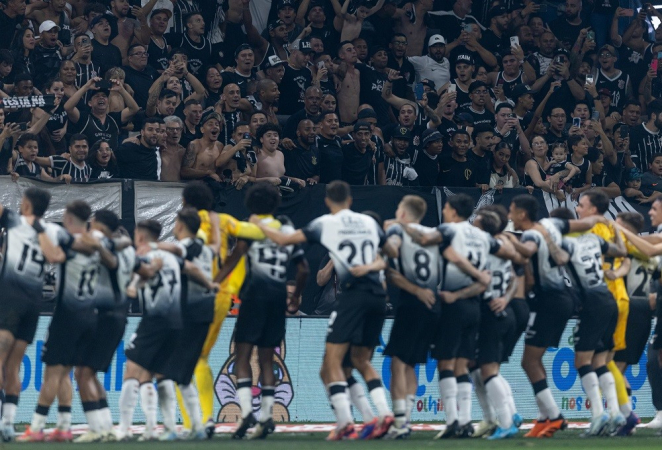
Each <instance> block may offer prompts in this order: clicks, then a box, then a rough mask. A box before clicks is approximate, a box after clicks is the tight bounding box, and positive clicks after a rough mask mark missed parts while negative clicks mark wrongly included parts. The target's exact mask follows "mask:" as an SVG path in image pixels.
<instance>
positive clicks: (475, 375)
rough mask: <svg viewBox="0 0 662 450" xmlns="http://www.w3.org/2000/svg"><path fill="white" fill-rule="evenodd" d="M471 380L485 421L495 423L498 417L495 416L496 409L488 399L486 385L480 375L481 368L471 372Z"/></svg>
mask: <svg viewBox="0 0 662 450" xmlns="http://www.w3.org/2000/svg"><path fill="white" fill-rule="evenodd" d="M469 376H470V377H471V380H472V381H473V384H474V392H475V393H476V397H477V398H478V403H479V404H480V408H481V409H482V410H483V420H484V421H485V422H490V423H495V422H496V417H495V416H494V409H492V405H491V404H490V402H489V401H488V399H487V391H486V390H485V385H484V384H483V379H482V377H481V376H480V370H474V371H473V372H471V373H470V374H469Z"/></svg>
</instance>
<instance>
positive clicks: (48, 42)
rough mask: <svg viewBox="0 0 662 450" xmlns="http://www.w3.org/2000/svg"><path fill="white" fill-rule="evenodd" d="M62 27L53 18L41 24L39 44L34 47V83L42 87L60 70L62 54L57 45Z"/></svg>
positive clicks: (39, 87)
mask: <svg viewBox="0 0 662 450" xmlns="http://www.w3.org/2000/svg"><path fill="white" fill-rule="evenodd" d="M59 31H60V27H59V26H58V25H57V24H56V23H55V22H53V21H52V20H45V21H43V22H42V23H41V25H39V35H40V39H39V44H38V45H36V46H35V48H34V85H35V87H36V88H37V89H42V86H43V84H44V83H45V82H46V81H48V80H49V79H51V78H55V76H56V75H57V74H58V72H59V71H60V64H61V63H62V59H63V58H62V54H61V53H60V47H59V46H58V45H57V40H58V33H59Z"/></svg>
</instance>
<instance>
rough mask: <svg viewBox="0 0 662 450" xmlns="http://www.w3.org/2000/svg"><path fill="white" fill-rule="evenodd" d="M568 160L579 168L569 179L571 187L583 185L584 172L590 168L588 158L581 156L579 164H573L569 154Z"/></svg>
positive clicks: (584, 180) (584, 181)
mask: <svg viewBox="0 0 662 450" xmlns="http://www.w3.org/2000/svg"><path fill="white" fill-rule="evenodd" d="M568 162H569V163H570V164H572V165H573V166H575V167H578V168H579V173H578V174H577V175H575V176H574V177H572V179H571V180H570V185H571V186H572V187H573V188H580V187H582V186H584V184H586V173H587V172H588V171H589V169H590V168H591V162H590V161H589V160H588V158H583V159H582V162H581V163H580V164H575V163H574V162H572V157H571V156H570V155H568Z"/></svg>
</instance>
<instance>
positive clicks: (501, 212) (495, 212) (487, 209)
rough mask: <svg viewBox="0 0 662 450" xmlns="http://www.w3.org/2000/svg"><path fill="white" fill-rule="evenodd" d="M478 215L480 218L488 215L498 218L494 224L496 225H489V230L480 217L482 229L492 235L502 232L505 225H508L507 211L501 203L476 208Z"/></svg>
mask: <svg viewBox="0 0 662 450" xmlns="http://www.w3.org/2000/svg"><path fill="white" fill-rule="evenodd" d="M478 215H480V216H481V217H482V218H484V217H488V216H489V217H491V218H492V219H494V218H496V219H498V224H497V225H496V227H489V228H490V229H489V230H488V229H487V227H486V226H485V223H484V221H483V220H482V219H481V221H480V224H481V226H482V228H483V230H484V231H486V232H488V233H489V234H491V235H492V236H494V235H496V234H499V233H503V230H505V229H506V226H508V211H507V210H506V207H505V206H503V205H487V206H483V207H482V208H480V209H479V210H478ZM488 221H489V219H488ZM493 231H494V232H493Z"/></svg>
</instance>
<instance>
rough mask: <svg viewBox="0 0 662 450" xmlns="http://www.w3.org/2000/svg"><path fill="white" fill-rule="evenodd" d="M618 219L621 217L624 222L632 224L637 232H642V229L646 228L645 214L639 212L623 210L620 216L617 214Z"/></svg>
mask: <svg viewBox="0 0 662 450" xmlns="http://www.w3.org/2000/svg"><path fill="white" fill-rule="evenodd" d="M616 217H617V218H618V219H621V220H622V221H623V222H625V223H627V224H628V225H630V226H631V227H632V228H633V229H634V232H635V233H637V234H638V233H641V231H642V230H643V229H644V225H645V223H646V222H645V221H644V216H642V215H641V214H639V213H638V212H622V213H618V216H616Z"/></svg>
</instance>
